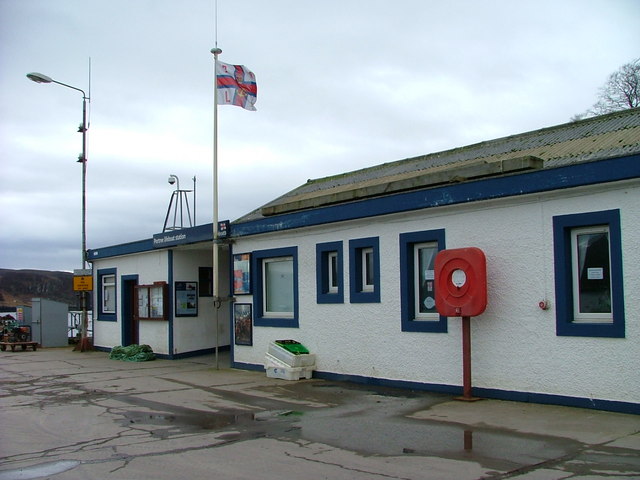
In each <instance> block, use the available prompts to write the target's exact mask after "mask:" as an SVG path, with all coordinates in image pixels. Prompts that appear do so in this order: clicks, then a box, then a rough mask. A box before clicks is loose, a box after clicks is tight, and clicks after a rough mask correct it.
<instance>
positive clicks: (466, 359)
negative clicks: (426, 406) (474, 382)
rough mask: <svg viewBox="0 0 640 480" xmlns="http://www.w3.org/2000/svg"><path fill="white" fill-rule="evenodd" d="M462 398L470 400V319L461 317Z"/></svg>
mask: <svg viewBox="0 0 640 480" xmlns="http://www.w3.org/2000/svg"><path fill="white" fill-rule="evenodd" d="M462 398H463V399H464V400H471V398H472V397H471V318H470V317H462Z"/></svg>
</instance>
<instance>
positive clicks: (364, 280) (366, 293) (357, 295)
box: [349, 237, 380, 303]
mask: <svg viewBox="0 0 640 480" xmlns="http://www.w3.org/2000/svg"><path fill="white" fill-rule="evenodd" d="M379 245H380V241H379V239H378V237H372V238H359V239H357V240H350V241H349V283H350V285H349V290H350V294H351V295H350V301H351V303H376V302H380V247H379Z"/></svg>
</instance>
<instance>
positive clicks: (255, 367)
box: [231, 362, 265, 372]
mask: <svg viewBox="0 0 640 480" xmlns="http://www.w3.org/2000/svg"><path fill="white" fill-rule="evenodd" d="M231 368H237V369H238V370H250V371H252V372H264V371H265V369H264V365H260V364H255V363H242V362H232V363H231Z"/></svg>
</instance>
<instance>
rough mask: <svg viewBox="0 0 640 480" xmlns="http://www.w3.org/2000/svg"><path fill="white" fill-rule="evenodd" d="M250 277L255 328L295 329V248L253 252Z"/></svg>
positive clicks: (296, 294)
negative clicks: (253, 286)
mask: <svg viewBox="0 0 640 480" xmlns="http://www.w3.org/2000/svg"><path fill="white" fill-rule="evenodd" d="M251 275H252V277H253V280H252V283H253V285H255V291H254V295H253V308H254V325H255V326H256V327H289V328H298V326H299V321H298V248H297V247H285V248H273V249H269V250H258V251H255V252H253V254H252V255H251Z"/></svg>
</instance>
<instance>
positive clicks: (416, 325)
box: [400, 230, 447, 332]
mask: <svg viewBox="0 0 640 480" xmlns="http://www.w3.org/2000/svg"><path fill="white" fill-rule="evenodd" d="M444 248H445V243H444V230H426V231H421V232H411V233H403V234H400V295H401V302H400V305H401V321H402V331H404V332H446V331H447V318H446V317H442V316H440V314H438V311H437V310H436V302H435V298H436V297H435V291H436V290H435V289H436V287H435V267H434V264H435V258H436V255H437V254H438V252H439V251H440V250H443V249H444Z"/></svg>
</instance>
